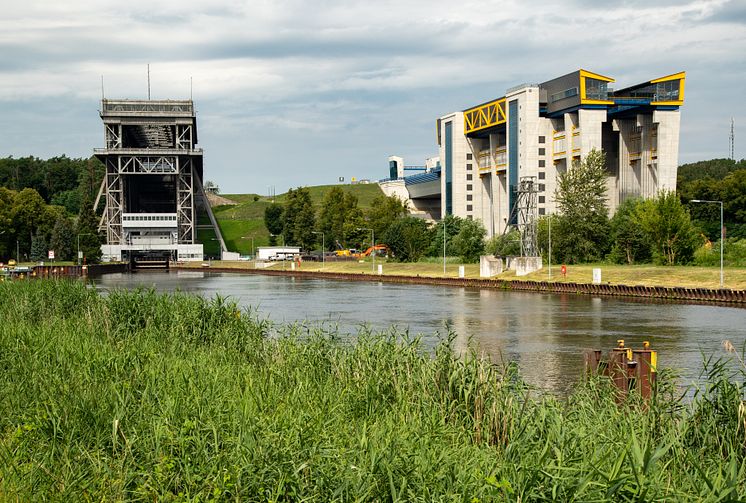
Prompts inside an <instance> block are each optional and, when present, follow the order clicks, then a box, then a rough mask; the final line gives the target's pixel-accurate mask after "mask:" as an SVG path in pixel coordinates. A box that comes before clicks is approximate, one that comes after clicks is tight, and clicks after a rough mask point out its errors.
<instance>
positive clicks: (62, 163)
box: [0, 156, 104, 263]
mask: <svg viewBox="0 0 746 503" xmlns="http://www.w3.org/2000/svg"><path fill="white" fill-rule="evenodd" d="M103 169H104V168H103V165H101V163H100V162H99V161H98V160H96V159H95V158H90V159H70V158H68V157H66V156H59V157H53V158H51V159H47V160H43V159H38V158H36V157H23V158H19V159H14V158H12V157H7V158H1V159H0V261H7V260H9V259H11V258H14V259H20V260H21V261H29V260H31V261H39V260H47V257H48V251H49V250H54V252H55V260H74V259H75V258H76V255H77V249H78V241H79V242H80V250H81V251H82V252H83V254H84V257H85V259H86V261H87V262H89V263H90V262H97V261H99V260H100V257H101V243H102V237H101V236H100V235H99V233H98V217H96V215H95V213H94V211H93V200H94V198H95V196H96V192H97V191H98V187H99V183H100V181H101V178H102V177H103Z"/></svg>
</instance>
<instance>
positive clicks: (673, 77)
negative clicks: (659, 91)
mask: <svg viewBox="0 0 746 503" xmlns="http://www.w3.org/2000/svg"><path fill="white" fill-rule="evenodd" d="M685 78H686V72H679V73H672V74H671V75H666V76H665V77H660V78H658V79H654V80H651V81H650V83H651V84H657V83H658V82H668V81H669V80H684V79H685Z"/></svg>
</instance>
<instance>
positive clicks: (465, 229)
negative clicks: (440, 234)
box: [453, 220, 487, 263]
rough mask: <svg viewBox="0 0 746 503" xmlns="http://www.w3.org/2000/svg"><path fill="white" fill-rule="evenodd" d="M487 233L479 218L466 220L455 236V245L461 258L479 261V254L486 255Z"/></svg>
mask: <svg viewBox="0 0 746 503" xmlns="http://www.w3.org/2000/svg"><path fill="white" fill-rule="evenodd" d="M486 234H487V231H486V230H485V228H484V226H483V225H482V223H481V222H479V221H478V220H464V221H463V222H462V223H461V229H460V230H459V232H458V234H457V235H456V237H455V238H453V246H454V248H456V250H457V251H458V254H459V256H460V257H461V260H462V261H464V262H466V263H471V262H479V256H480V255H484V236H485V235H486Z"/></svg>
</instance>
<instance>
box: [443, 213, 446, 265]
mask: <svg viewBox="0 0 746 503" xmlns="http://www.w3.org/2000/svg"><path fill="white" fill-rule="evenodd" d="M445 275H446V217H443V276H445Z"/></svg>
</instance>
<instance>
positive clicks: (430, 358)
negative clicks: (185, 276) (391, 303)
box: [0, 280, 746, 501]
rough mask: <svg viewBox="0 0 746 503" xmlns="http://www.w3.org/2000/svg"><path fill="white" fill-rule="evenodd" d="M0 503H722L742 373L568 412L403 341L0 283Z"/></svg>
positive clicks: (711, 367)
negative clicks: (680, 394)
mask: <svg viewBox="0 0 746 503" xmlns="http://www.w3.org/2000/svg"><path fill="white" fill-rule="evenodd" d="M0 317H1V318H2V319H3V323H2V324H1V325H0V367H2V369H3V371H2V372H1V373H0V500H13V501H16V500H20V501H27V500H54V501H81V500H84V501H88V500H99V501H100V500H141V501H153V500H160V501H185V500H190V501H192V500H193V501H204V500H227V501H404V500H406V501H433V500H438V501H496V500H497V501H499V500H513V501H519V500H520V501H535V500H541V501H547V500H559V501H569V500H578V501H654V500H667V501H716V500H719V501H734V500H736V499H740V498H744V497H746V489H745V488H744V480H746V447H745V446H746V424H744V415H743V414H742V409H743V404H742V400H743V398H744V396H743V395H744V390H743V388H742V385H740V384H736V383H737V382H739V381H738V380H737V379H740V380H741V381H740V382H742V379H743V374H744V370H743V368H740V371H739V374H738V376H735V377H734V376H730V375H728V373H727V370H726V369H727V368H730V367H727V366H726V365H725V364H724V363H723V362H722V361H720V360H710V361H708V362H707V367H706V371H707V374H706V378H705V385H704V387H703V388H702V390H700V392H698V393H695V394H694V395H693V399H692V400H691V402H687V403H684V402H681V401H680V400H679V399H677V398H676V395H675V394H674V391H673V390H674V389H675V387H674V386H673V383H672V381H670V380H669V379H667V378H666V377H665V375H663V376H662V378H661V381H660V386H659V392H658V394H657V396H656V398H655V400H653V401H651V402H649V403H647V404H645V405H643V404H641V402H640V401H639V398H638V397H637V396H636V395H635V394H631V395H630V397H629V398H628V400H627V401H625V402H623V403H621V404H618V403H617V397H616V395H615V394H614V393H613V391H612V390H611V388H610V387H609V386H608V385H607V383H605V382H604V381H602V380H591V381H589V382H588V383H586V384H583V385H579V386H578V388H577V390H576V391H575V392H574V393H573V394H571V395H570V396H569V397H567V398H564V399H560V398H555V397H552V396H543V395H541V394H538V393H536V392H533V391H531V390H530V389H528V388H527V387H526V386H525V385H524V384H523V382H522V381H521V379H520V376H519V375H518V373H517V370H516V367H515V366H514V365H512V364H509V363H506V364H497V365H496V364H492V363H491V362H489V361H486V360H483V359H480V358H477V357H476V356H475V354H474V353H472V354H470V355H466V356H464V357H463V358H461V357H457V356H456V355H454V353H453V352H452V350H451V348H450V346H449V340H450V339H449V338H448V337H445V338H444V340H443V343H442V344H441V345H440V346H439V347H438V348H437V349H436V350H435V352H434V353H432V354H431V353H427V352H425V351H424V350H423V348H422V347H421V346H420V344H419V341H418V340H417V339H413V338H411V337H409V336H407V335H406V334H400V333H395V332H388V333H381V334H372V333H369V332H367V331H365V330H362V331H361V333H360V334H359V335H358V338H357V339H356V341H355V343H354V344H344V343H341V342H340V341H339V339H338V336H337V334H336V332H335V331H334V330H330V329H325V328H323V327H313V326H305V325H302V324H301V325H291V326H287V325H280V326H273V325H271V324H270V323H269V322H267V321H262V320H258V319H257V318H255V317H254V316H253V315H252V313H250V312H239V311H238V309H237V308H236V305H235V304H233V303H231V302H229V301H226V300H225V299H222V298H220V297H216V298H214V299H212V300H205V299H203V298H201V297H197V296H190V295H186V294H180V293H175V294H157V293H155V292H153V291H146V290H136V291H114V292H111V293H110V294H108V295H107V296H104V297H102V296H99V294H97V293H96V291H95V290H92V289H88V288H86V287H85V286H84V285H83V284H82V283H80V282H67V281H41V280H39V281H25V282H20V281H19V282H6V283H0Z"/></svg>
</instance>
